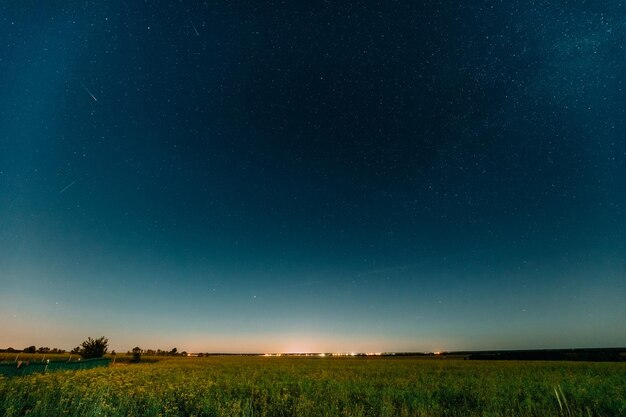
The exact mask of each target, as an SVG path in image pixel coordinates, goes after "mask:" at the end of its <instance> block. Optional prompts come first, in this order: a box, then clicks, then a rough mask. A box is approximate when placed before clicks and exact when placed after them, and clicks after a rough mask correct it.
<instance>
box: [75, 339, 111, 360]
mask: <svg viewBox="0 0 626 417" xmlns="http://www.w3.org/2000/svg"><path fill="white" fill-rule="evenodd" d="M108 345H109V339H107V338H106V337H104V336H102V337H99V338H97V339H92V338H91V337H89V338H87V340H85V341H84V342H83V343H82V344H81V346H82V350H81V352H80V355H81V356H82V357H83V358H85V359H90V358H101V357H103V356H104V354H105V353H107V346H108Z"/></svg>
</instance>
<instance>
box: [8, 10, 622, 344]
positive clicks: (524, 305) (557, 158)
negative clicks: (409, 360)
mask: <svg viewBox="0 0 626 417" xmlns="http://www.w3.org/2000/svg"><path fill="white" fill-rule="evenodd" d="M625 22H626V6H625V5H624V4H621V3H620V2H595V1H592V2H586V3H585V4H584V5H576V4H572V3H571V2H558V1H557V2H555V1H545V2H542V1H538V2H531V3H528V2H516V1H513V2H504V3H502V4H494V3H493V2H487V1H484V2H483V1H473V2H465V4H457V2H451V3H441V2H425V3H415V2H399V1H387V2H367V5H354V4H350V3H346V2H330V1H325V2H299V1H295V2H287V4H284V3H282V2H262V3H258V4H256V5H247V6H245V5H240V4H232V2H220V1H217V2H202V1H190V0H183V1H182V2H181V1H169V2H165V1H163V2H158V1H155V2H141V3H137V4H132V5H129V4H128V2H122V1H110V2H106V4H102V3H101V2H92V1H87V2H85V1H81V2H73V1H69V2H68V1H64V2H54V1H52V2H46V4H45V5H41V4H34V3H30V2H26V3H24V2H18V1H8V2H2V4H1V5H0V39H2V41H1V42H0V288H1V289H2V297H0V324H1V327H2V330H1V331H0V347H4V348H6V347H8V346H12V347H14V348H24V347H26V346H29V345H32V344H35V345H37V346H49V347H61V348H66V349H69V348H72V347H74V346H76V345H78V344H79V343H80V342H81V341H83V340H84V339H86V338H87V336H92V337H95V336H100V335H105V336H107V337H108V338H109V340H110V344H111V347H112V348H114V349H117V350H118V351H125V350H128V349H131V348H132V347H133V346H141V347H143V348H154V349H156V348H161V349H167V350H169V349H171V348H172V347H174V346H176V347H177V348H178V349H179V351H182V350H187V351H209V352H210V351H220V352H265V351H275V352H279V351H283V352H294V351H312V352H320V351H327V352H330V351H343V352H350V351H359V352H363V351H439V350H469V349H526V348H567V347H609V346H624V345H626V320H624V317H626V303H625V302H624V300H626V222H625V220H626V213H625V211H624V210H625V205H626V140H625V139H624V138H625V137H626V94H625V92H624V88H625V85H624V84H625V80H626V77H624V74H626V48H625V46H624V45H625V43H624V40H625V39H626V23H625Z"/></svg>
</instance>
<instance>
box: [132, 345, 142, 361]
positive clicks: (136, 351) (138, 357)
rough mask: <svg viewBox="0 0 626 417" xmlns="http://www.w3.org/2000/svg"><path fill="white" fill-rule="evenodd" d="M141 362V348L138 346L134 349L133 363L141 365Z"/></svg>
mask: <svg viewBox="0 0 626 417" xmlns="http://www.w3.org/2000/svg"><path fill="white" fill-rule="evenodd" d="M140 361H141V348H140V347H139V346H136V347H134V348H133V357H132V359H131V362H135V363H139V362H140Z"/></svg>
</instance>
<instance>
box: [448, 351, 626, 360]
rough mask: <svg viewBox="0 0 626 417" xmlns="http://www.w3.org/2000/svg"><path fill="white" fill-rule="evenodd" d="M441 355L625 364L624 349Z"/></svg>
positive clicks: (625, 353) (625, 352)
mask: <svg viewBox="0 0 626 417" xmlns="http://www.w3.org/2000/svg"><path fill="white" fill-rule="evenodd" d="M442 355H454V356H465V358H466V359H469V360H518V361H533V360H538V361H589V362H626V348H593V349H545V350H499V351H483V352H446V353H442Z"/></svg>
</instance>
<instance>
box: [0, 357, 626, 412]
mask: <svg viewBox="0 0 626 417" xmlns="http://www.w3.org/2000/svg"><path fill="white" fill-rule="evenodd" d="M0 415H3V416H7V417H13V416H42V417H43V416H45V417H53V416H77V417H78V416H80V417H88V416H164V417H165V416H250V417H253V416H259V417H261V416H342V417H353V416H354V417H356V416H372V417H373V416H377V417H378V416H383V417H384V416H424V417H426V416H428V417H438V416H442V417H443V416H459V417H460V416H463V417H473V416H476V417H478V416H481V417H500V416H503V417H504V416H510V417H512V416H519V417H531V416H533V417H535V416H536V417H539V416H541V417H549V416H561V417H570V416H586V417H589V416H606V417H613V416H615V417H617V416H620V417H623V416H626V364H625V363H582V362H514V361H463V360H438V359H419V358H371V357H367V358H360V357H357V358H299V357H287V358H286V357H281V358H276V357H270V358H266V357H206V358H168V359H164V360H160V361H159V362H156V363H141V364H124V363H118V364H116V365H115V366H112V367H109V368H99V369H93V370H86V371H76V372H56V373H49V374H41V375H31V376H25V377H14V378H1V377H0Z"/></svg>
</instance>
